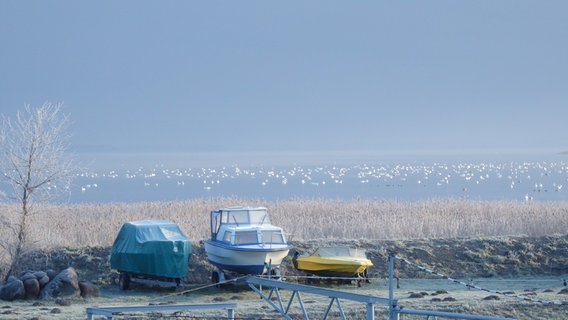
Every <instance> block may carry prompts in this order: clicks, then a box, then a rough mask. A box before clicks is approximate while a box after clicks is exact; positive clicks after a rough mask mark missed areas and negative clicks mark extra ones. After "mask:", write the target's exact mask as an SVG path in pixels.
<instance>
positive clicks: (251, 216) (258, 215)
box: [223, 210, 270, 225]
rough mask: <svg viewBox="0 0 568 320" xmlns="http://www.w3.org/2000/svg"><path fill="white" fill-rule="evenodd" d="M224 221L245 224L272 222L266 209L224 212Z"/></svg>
mask: <svg viewBox="0 0 568 320" xmlns="http://www.w3.org/2000/svg"><path fill="white" fill-rule="evenodd" d="M224 214H225V215H226V216H224V217H223V222H224V223H229V224H236V225H244V224H270V218H269V217H268V213H267V212H266V211H264V210H255V211H253V210H250V211H249V210H245V211H228V212H224Z"/></svg>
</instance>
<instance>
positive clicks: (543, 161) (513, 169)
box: [63, 154, 568, 203]
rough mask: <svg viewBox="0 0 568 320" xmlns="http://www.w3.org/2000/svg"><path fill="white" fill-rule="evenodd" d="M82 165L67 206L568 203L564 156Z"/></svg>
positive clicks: (202, 158) (180, 157)
mask: <svg viewBox="0 0 568 320" xmlns="http://www.w3.org/2000/svg"><path fill="white" fill-rule="evenodd" d="M82 161H83V163H86V165H85V169H84V170H83V172H82V173H81V174H80V175H79V176H78V177H77V178H76V179H75V181H74V185H73V187H72V190H71V192H70V193H69V194H68V195H67V197H66V199H64V200H63V201H65V202H71V203H96V202H140V201H173V200H187V199H195V198H209V197H232V196H235V197H239V198H250V199H260V200H265V201H279V200H289V199H318V198H322V199H341V200H351V199H356V198H365V199H379V200H401V201H416V200H425V199H429V198H467V199H472V200H518V201H565V200H567V199H568V194H567V190H566V186H567V185H568V156H565V155H559V154H546V155H545V156H540V155H538V154H517V155H489V154H488V155H473V154H469V155H460V156H449V155H442V156H435V155H421V156H413V155H372V154H371V155H341V156H337V155H324V154H320V155H311V156H309V157H308V156H306V155H305V154H304V155H299V154H296V155H294V154H280V155H278V154H271V157H267V155H266V154H265V155H255V154H246V155H238V154H209V155H204V154H201V155H199V154H160V155H147V154H146V155H143V154H131V155H105V156H101V155H96V156H87V155H84V156H83V158H82Z"/></svg>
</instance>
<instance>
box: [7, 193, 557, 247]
mask: <svg viewBox="0 0 568 320" xmlns="http://www.w3.org/2000/svg"><path fill="white" fill-rule="evenodd" d="M232 205H251V206H258V205H262V206H266V207H267V208H268V209H269V213H270V216H271V220H272V223H273V224H275V225H279V226H281V227H283V228H284V230H285V231H286V232H287V233H288V234H289V237H290V238H293V239H294V240H310V239H390V240H405V239H418V238H420V239H427V238H468V237H491V236H509V235H527V236H543V235H549V234H564V233H566V232H567V231H568V202H550V203H541V202H516V201H494V202H492V201H472V200H460V199H431V200H427V201H419V202H404V201H394V200H392V201H390V200H385V201H380V200H364V199H360V200H352V201H341V200H329V199H312V200H304V199H302V200H294V199H292V200H286V201H278V202H263V201H259V200H246V199H238V198H215V199H195V200H188V201H174V202H142V203H104V204H64V205H41V206H39V205H38V206H36V208H35V209H36V213H35V214H34V216H33V217H32V219H31V221H30V224H29V235H30V236H29V240H30V243H31V244H32V246H33V247H34V248H53V247H89V246H110V245H112V243H113V241H114V238H115V237H116V234H117V233H118V230H119V229H120V227H121V226H122V224H123V223H124V222H126V221H136V220H146V219H166V220H171V221H173V222H175V223H177V224H178V225H180V227H181V228H182V230H184V232H185V233H186V234H187V236H188V237H189V238H190V239H191V240H192V241H199V240H203V239H206V238H207V237H209V232H210V230H209V228H210V222H209V212H210V210H212V209H215V208H219V207H224V206H232ZM17 212H18V207H17V206H14V205H7V204H1V205H0V215H2V216H4V217H6V218H8V220H9V221H12V222H14V221H16V218H17ZM1 228H3V230H2V232H1V234H2V238H3V239H2V240H3V241H4V242H5V241H6V240H7V239H8V238H7V237H9V235H10V233H9V229H7V228H6V226H2V227H1Z"/></svg>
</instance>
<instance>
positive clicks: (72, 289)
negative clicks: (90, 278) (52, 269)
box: [39, 267, 81, 299]
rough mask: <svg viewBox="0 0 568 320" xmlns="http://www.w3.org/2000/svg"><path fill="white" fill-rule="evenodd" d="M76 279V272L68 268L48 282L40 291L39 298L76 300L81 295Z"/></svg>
mask: <svg viewBox="0 0 568 320" xmlns="http://www.w3.org/2000/svg"><path fill="white" fill-rule="evenodd" d="M48 274H49V273H48ZM78 278H79V277H78V276H77V272H76V271H75V269H74V268H73V267H69V268H67V269H65V270H63V271H61V272H60V273H59V274H58V275H56V276H55V277H54V278H53V280H51V281H49V283H48V284H47V285H46V286H45V287H44V288H43V289H41V292H40V294H39V298H40V299H49V298H66V299H74V298H78V297H79V296H80V295H81V290H80V289H79V279H78Z"/></svg>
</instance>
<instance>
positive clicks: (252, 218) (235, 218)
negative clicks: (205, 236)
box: [211, 207, 270, 239]
mask: <svg viewBox="0 0 568 320" xmlns="http://www.w3.org/2000/svg"><path fill="white" fill-rule="evenodd" d="M263 224H264V225H270V217H269V216H268V209H266V208H264V207H230V208H224V209H219V210H212V211H211V238H212V239H215V238H216V237H217V233H218V232H219V230H220V228H221V226H222V225H234V226H244V225H246V226H249V225H263Z"/></svg>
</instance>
